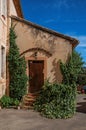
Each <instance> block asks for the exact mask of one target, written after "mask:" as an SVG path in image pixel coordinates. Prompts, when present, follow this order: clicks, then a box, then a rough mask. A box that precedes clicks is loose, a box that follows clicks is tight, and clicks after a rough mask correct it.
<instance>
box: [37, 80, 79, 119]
mask: <svg viewBox="0 0 86 130" xmlns="http://www.w3.org/2000/svg"><path fill="white" fill-rule="evenodd" d="M75 99H76V86H75V85H70V86H69V85H65V84H51V83H49V82H48V83H47V84H45V85H44V87H43V89H42V90H41V92H40V94H39V97H38V98H37V99H36V102H35V104H34V109H35V110H36V111H39V112H40V113H41V114H42V115H43V116H45V117H47V118H69V117H72V116H73V115H74V113H75V110H76V109H75V106H76V102H75Z"/></svg>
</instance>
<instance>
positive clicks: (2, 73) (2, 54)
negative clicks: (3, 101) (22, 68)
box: [1, 46, 5, 78]
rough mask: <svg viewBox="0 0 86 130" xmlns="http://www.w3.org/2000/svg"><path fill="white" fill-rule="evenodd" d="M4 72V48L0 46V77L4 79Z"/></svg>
mask: <svg viewBox="0 0 86 130" xmlns="http://www.w3.org/2000/svg"><path fill="white" fill-rule="evenodd" d="M4 72H5V47H3V46H1V77H2V78H4Z"/></svg>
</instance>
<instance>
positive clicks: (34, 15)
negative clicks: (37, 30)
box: [21, 0, 86, 62]
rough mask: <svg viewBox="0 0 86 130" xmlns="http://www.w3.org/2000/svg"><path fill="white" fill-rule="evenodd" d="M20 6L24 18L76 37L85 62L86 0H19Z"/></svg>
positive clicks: (78, 48)
mask: <svg viewBox="0 0 86 130" xmlns="http://www.w3.org/2000/svg"><path fill="white" fill-rule="evenodd" d="M21 6H22V11H23V15H24V18H25V19H26V20H28V21H31V22H33V23H36V24H39V25H41V26H44V27H46V28H49V29H51V30H55V31H57V32H59V33H62V34H65V35H68V36H71V37H75V38H77V39H78V40H79V41H80V43H79V45H78V46H77V47H76V50H77V51H78V52H79V53H81V56H82V58H83V60H84V61H85V62H86V0H21Z"/></svg>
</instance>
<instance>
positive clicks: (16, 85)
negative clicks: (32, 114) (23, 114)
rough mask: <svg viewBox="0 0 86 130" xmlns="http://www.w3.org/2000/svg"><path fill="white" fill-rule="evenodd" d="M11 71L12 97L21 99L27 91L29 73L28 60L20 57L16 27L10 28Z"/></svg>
mask: <svg viewBox="0 0 86 130" xmlns="http://www.w3.org/2000/svg"><path fill="white" fill-rule="evenodd" d="M8 62H9V72H10V97H12V98H16V99H18V100H21V98H22V96H23V95H24V94H25V93H26V87H27V75H26V62H25V59H24V57H20V55H19V48H18V47H17V45H16V34H15V31H14V28H13V27H11V28H10V50H9V56H8Z"/></svg>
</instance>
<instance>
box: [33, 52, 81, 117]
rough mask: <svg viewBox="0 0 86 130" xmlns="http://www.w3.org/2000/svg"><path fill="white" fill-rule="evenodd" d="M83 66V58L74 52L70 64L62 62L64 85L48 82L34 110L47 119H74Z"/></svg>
mask: <svg viewBox="0 0 86 130" xmlns="http://www.w3.org/2000/svg"><path fill="white" fill-rule="evenodd" d="M82 65H83V61H82V58H81V57H80V54H78V53H77V52H73V54H72V56H71V57H70V60H69V61H68V63H66V64H64V63H62V62H61V63H60V67H61V71H62V75H63V82H62V84H55V83H54V84H53V83H50V82H46V83H45V85H44V86H43V88H42V90H41V92H40V94H39V97H38V98H37V99H36V101H35V103H34V109H35V110H36V111H39V112H40V113H41V114H42V115H43V116H45V117H47V118H69V117H72V116H73V115H74V113H75V112H76V88H77V87H76V86H77V84H76V83H77V78H78V75H79V73H80V72H81V68H82Z"/></svg>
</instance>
